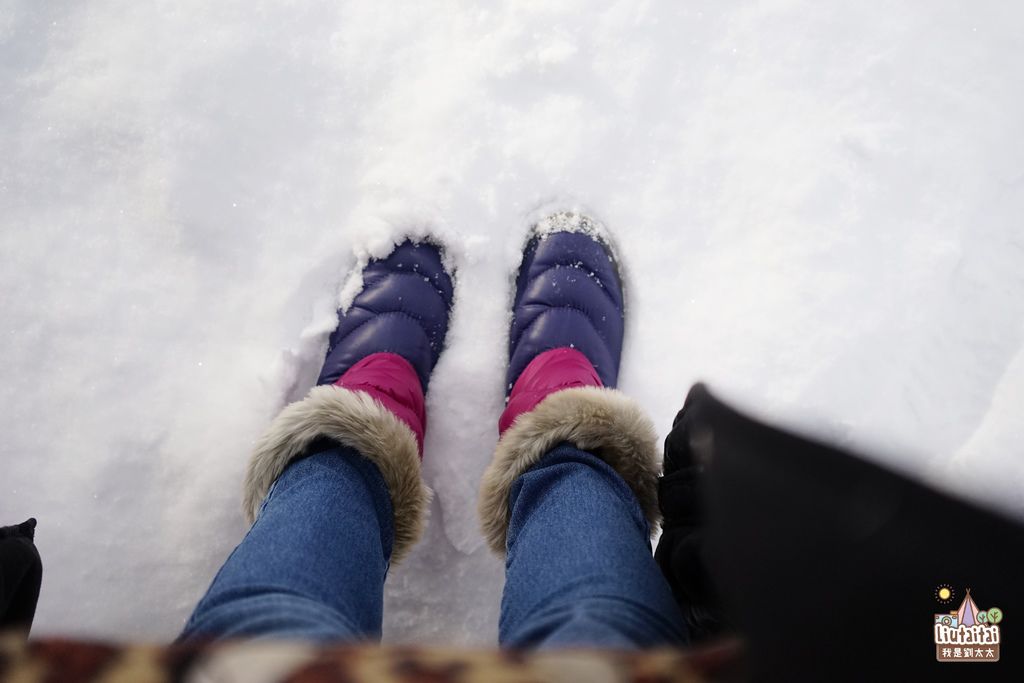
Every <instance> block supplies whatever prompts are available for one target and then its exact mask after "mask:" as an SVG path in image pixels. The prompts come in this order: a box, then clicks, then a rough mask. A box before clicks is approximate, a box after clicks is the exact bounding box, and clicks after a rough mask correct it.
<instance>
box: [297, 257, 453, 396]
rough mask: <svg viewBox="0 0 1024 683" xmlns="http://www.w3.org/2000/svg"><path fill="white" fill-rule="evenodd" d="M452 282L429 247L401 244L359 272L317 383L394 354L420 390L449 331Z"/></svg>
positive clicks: (331, 381)
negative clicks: (358, 286)
mask: <svg viewBox="0 0 1024 683" xmlns="http://www.w3.org/2000/svg"><path fill="white" fill-rule="evenodd" d="M452 295H453V290H452V281H451V278H450V277H449V276H448V273H447V272H446V271H445V269H444V266H443V265H442V263H441V254H440V252H439V251H438V248H437V247H436V246H434V245H433V244H429V243H426V242H423V243H418V244H417V243H414V242H404V243H403V244H401V245H399V246H398V247H396V248H395V250H394V251H393V252H391V254H390V255H389V256H388V257H387V258H384V259H378V260H374V261H371V262H370V263H369V264H368V265H367V266H366V268H365V269H364V270H363V290H362V291H361V292H360V293H359V294H358V295H357V296H356V298H355V300H354V301H353V302H352V305H351V307H350V308H349V309H348V310H347V311H344V312H341V313H339V323H338V327H337V329H335V330H334V332H333V333H332V334H331V338H330V344H329V346H328V350H327V357H326V359H325V360H324V366H323V369H322V370H321V371H320V378H319V379H318V380H317V384H334V383H335V382H337V380H338V379H339V378H340V377H341V376H342V375H343V374H345V372H347V371H348V370H349V369H350V368H351V367H352V366H353V365H355V364H356V363H357V362H359V361H360V360H362V359H363V358H365V357H366V356H369V355H371V354H374V353H381V352H384V353H393V354H397V355H399V356H401V357H402V358H404V359H405V360H407V361H408V362H409V363H410V364H411V365H412V367H413V369H414V370H415V371H416V376H417V377H418V378H419V381H420V385H421V387H422V389H423V391H426V388H427V383H428V382H429V380H430V372H431V370H433V368H434V364H435V363H437V358H438V356H439V355H440V354H441V349H442V348H443V346H444V338H445V334H446V333H447V331H448V313H449V311H450V309H451V305H452Z"/></svg>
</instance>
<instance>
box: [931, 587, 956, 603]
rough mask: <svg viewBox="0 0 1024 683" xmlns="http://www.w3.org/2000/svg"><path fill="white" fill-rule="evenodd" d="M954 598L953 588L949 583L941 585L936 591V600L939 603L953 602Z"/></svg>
mask: <svg viewBox="0 0 1024 683" xmlns="http://www.w3.org/2000/svg"><path fill="white" fill-rule="evenodd" d="M953 598H954V593H953V587H952V586H950V585H949V584H948V583H943V584H940V585H939V587H938V588H936V589H935V599H936V600H938V601H939V602H943V603H947V602H952V600H953Z"/></svg>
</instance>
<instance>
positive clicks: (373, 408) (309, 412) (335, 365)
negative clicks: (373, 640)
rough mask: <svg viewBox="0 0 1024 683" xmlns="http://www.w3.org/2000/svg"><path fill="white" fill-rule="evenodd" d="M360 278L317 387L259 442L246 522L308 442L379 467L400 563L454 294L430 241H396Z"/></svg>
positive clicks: (422, 505) (413, 528)
mask: <svg viewBox="0 0 1024 683" xmlns="http://www.w3.org/2000/svg"><path fill="white" fill-rule="evenodd" d="M362 278H363V289H362V291H361V292H360V293H359V294H358V295H357V296H356V297H355V299H354V300H353V301H352V304H351V306H349V307H348V308H347V309H346V310H344V311H339V323H338V327H337V328H336V329H335V331H334V333H333V334H331V337H330V343H329V346H328V350H327V355H326V358H325V360H324V365H323V368H322V369H321V371H320V378H319V379H318V380H317V386H316V387H314V388H313V389H312V390H311V391H310V392H309V394H308V395H307V396H306V398H304V399H302V400H301V401H297V402H295V403H293V404H291V405H290V406H288V407H286V408H285V409H284V410H283V411H281V414H280V415H278V416H277V418H275V420H274V422H273V423H272V424H271V425H270V427H269V429H268V430H267V432H266V433H265V434H264V435H263V437H262V438H261V439H260V440H259V441H258V442H257V444H256V449H255V452H254V454H253V457H252V460H251V461H250V463H249V469H248V473H247V474H246V480H245V498H244V503H243V507H244V510H245V513H246V515H247V517H248V519H249V521H250V523H251V522H252V521H253V520H254V519H255V518H256V514H257V512H258V511H259V507H260V505H261V503H262V501H263V499H264V498H265V497H266V495H267V492H268V491H269V490H270V486H271V484H273V482H274V481H275V480H276V479H277V478H278V477H279V476H280V475H281V472H283V471H284V469H285V467H286V466H287V465H288V463H289V462H291V461H292V460H294V459H295V458H298V457H302V456H303V455H305V454H307V452H308V449H309V448H310V446H311V445H313V444H314V442H318V441H321V442H322V441H323V440H325V439H326V440H328V441H331V442H335V443H338V444H340V445H342V446H348V447H351V448H354V449H355V450H356V451H358V452H359V453H361V454H362V455H363V456H364V457H365V458H367V459H369V460H370V461H372V462H373V463H374V464H375V465H376V466H377V467H378V469H379V470H380V473H381V475H382V476H383V478H384V481H385V482H386V483H387V486H388V490H389V491H390V493H391V503H392V506H393V508H394V515H395V543H394V550H393V552H392V558H391V560H392V562H393V563H397V562H399V561H400V560H401V559H402V558H403V557H404V556H405V554H406V553H407V552H408V551H409V550H410V549H411V547H412V545H413V544H414V543H415V542H416V540H417V539H418V538H419V536H420V533H421V532H422V529H423V524H424V521H425V514H426V509H427V502H428V495H429V494H428V491H427V489H426V487H425V486H424V485H423V482H422V480H421V479H420V458H421V457H422V454H423V434H424V431H425V429H426V409H425V401H424V392H425V390H426V386H427V383H428V381H429V379H430V373H431V371H432V370H433V369H434V365H435V364H436V363H437V359H438V356H439V355H440V353H441V350H442V348H443V347H444V339H445V334H446V333H447V331H448V315H449V312H450V310H451V305H452V298H453V288H452V281H451V278H450V276H449V275H448V273H447V272H446V271H445V268H444V265H443V263H442V259H441V254H440V252H439V251H438V248H437V247H436V246H434V245H432V244H429V243H414V242H408V241H407V242H404V243H402V244H401V245H399V246H398V247H397V248H395V250H394V251H392V252H391V254H390V255H389V256H388V257H387V258H384V259H378V260H374V261H371V262H370V263H369V264H367V265H366V267H365V268H364V269H363V271H362Z"/></svg>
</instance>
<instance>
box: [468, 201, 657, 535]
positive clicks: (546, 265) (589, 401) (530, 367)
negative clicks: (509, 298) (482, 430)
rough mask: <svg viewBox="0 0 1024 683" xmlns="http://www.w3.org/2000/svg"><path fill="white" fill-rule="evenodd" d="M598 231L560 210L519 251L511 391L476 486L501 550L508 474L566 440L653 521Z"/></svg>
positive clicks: (651, 476)
mask: <svg viewBox="0 0 1024 683" xmlns="http://www.w3.org/2000/svg"><path fill="white" fill-rule="evenodd" d="M602 235H603V229H602V228H601V227H600V226H599V225H598V224H596V223H595V222H594V221H593V220H592V219H590V218H587V217H586V216H581V215H579V214H575V213H557V214H554V215H553V216H550V217H548V218H547V219H545V220H544V221H541V223H539V224H538V225H537V227H536V228H535V231H534V235H533V237H532V238H531V239H530V241H529V243H528V244H527V246H526V249H525V250H524V253H523V261H522V264H521V265H520V267H519V275H518V277H517V278H516V294H515V299H514V301H513V307H512V326H511V329H510V332H509V368H508V377H507V386H508V387H509V389H510V393H509V396H508V402H507V404H506V408H505V411H504V412H503V413H502V415H501V418H500V419H499V421H498V431H499V434H500V439H499V440H498V445H497V448H496V449H495V453H494V458H493V459H492V461H491V464H490V465H489V466H488V468H487V471H486V472H485V473H484V478H483V482H482V484H481V492H480V518H481V522H482V524H483V530H484V536H485V538H486V539H487V541H488V543H489V544H490V546H491V548H492V549H493V550H494V551H495V552H497V553H498V554H504V552H505V537H506V534H507V531H508V521H509V509H508V496H509V492H510V491H511V488H512V485H513V483H514V482H515V480H516V479H517V478H518V477H519V476H520V475H522V474H524V473H525V472H526V471H527V470H528V469H530V468H531V467H532V466H533V465H535V464H536V463H537V462H538V461H539V460H540V459H541V458H542V457H543V456H544V455H545V454H547V453H548V452H549V451H550V450H551V449H553V448H554V447H555V446H557V445H558V444H560V443H563V442H569V443H572V444H573V445H575V446H576V447H577V448H580V449H582V450H585V451H589V452H591V453H593V454H594V455H596V456H597V457H599V458H601V459H602V460H604V461H605V462H606V463H608V464H609V465H611V466H612V467H613V468H614V469H615V470H616V471H617V472H618V473H619V475H620V476H621V477H622V478H623V479H624V480H625V482H626V483H627V484H628V485H629V487H630V488H631V489H632V490H633V492H634V493H635V494H636V496H637V499H638V500H639V502H640V506H641V507H642V509H643V510H644V513H645V514H646V516H647V518H648V520H649V521H650V522H651V528H652V530H653V529H655V528H656V527H657V522H658V518H659V513H658V500H657V476H658V473H659V470H660V467H659V462H658V452H657V443H656V435H655V430H654V425H653V424H652V423H651V421H650V419H649V418H648V417H647V415H646V414H645V413H644V411H643V410H642V409H641V408H640V406H639V405H638V404H636V403H635V402H634V401H633V400H632V399H630V398H628V397H627V396H626V395H625V394H622V393H621V392H619V391H617V390H616V389H614V387H615V385H616V383H617V381H618V375H619V361H620V359H621V356H622V338H623V330H624V327H625V325H624V322H625V318H624V310H625V309H624V303H623V294H622V280H621V278H620V276H619V272H618V267H617V264H616V262H615V258H614V255H613V254H612V252H611V250H610V248H609V247H608V245H607V243H606V241H605V240H604V239H603V237H602Z"/></svg>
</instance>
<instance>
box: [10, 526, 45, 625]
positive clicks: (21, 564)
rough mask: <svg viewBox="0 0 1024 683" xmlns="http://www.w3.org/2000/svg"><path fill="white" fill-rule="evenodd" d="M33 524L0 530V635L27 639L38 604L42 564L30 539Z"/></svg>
mask: <svg viewBox="0 0 1024 683" xmlns="http://www.w3.org/2000/svg"><path fill="white" fill-rule="evenodd" d="M35 529H36V520H35V519H34V518H30V519H28V520H26V521H24V522H22V523H21V524H15V525H13V526H5V527H0V631H3V630H7V629H14V630H18V631H22V632H24V633H25V635H28V632H29V630H30V629H31V628H32V620H33V618H35V614H36V603H37V602H38V601H39V587H40V585H41V584H42V580H43V563H42V560H41V559H40V558H39V551H38V550H36V546H35V543H33V539H34V538H35Z"/></svg>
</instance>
